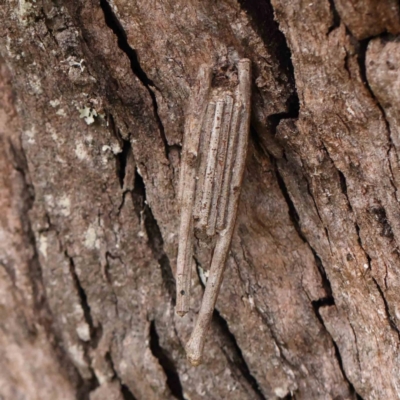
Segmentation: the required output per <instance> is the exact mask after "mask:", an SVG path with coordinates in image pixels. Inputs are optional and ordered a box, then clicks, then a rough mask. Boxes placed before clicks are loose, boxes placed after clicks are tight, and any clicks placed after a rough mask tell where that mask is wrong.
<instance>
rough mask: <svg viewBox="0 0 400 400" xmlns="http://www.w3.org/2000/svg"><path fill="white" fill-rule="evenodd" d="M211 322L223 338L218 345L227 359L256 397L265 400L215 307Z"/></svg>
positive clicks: (233, 338) (232, 336)
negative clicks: (222, 342)
mask: <svg viewBox="0 0 400 400" xmlns="http://www.w3.org/2000/svg"><path fill="white" fill-rule="evenodd" d="M213 323H214V324H215V325H216V326H218V329H219V331H220V333H221V335H222V337H223V339H224V345H221V346H220V347H221V350H222V351H223V353H224V354H225V357H226V358H227V360H228V361H229V362H230V363H232V364H234V365H235V366H236V367H237V368H238V369H239V371H240V373H241V375H242V377H243V378H244V379H245V381H246V382H247V383H248V384H249V385H250V387H251V388H252V389H253V391H254V395H255V396H256V398H257V399H259V400H266V398H265V396H264V395H263V393H262V391H261V389H260V385H259V384H258V382H257V379H256V378H255V377H254V375H252V374H251V372H250V368H249V366H248V365H247V363H246V360H245V359H244V356H243V353H242V350H241V348H240V346H239V344H238V343H237V341H236V338H235V335H234V334H233V333H232V332H231V330H230V329H229V326H228V323H227V321H226V320H225V319H224V318H223V317H222V315H221V314H220V313H219V311H218V310H217V309H215V310H214V315H213Z"/></svg>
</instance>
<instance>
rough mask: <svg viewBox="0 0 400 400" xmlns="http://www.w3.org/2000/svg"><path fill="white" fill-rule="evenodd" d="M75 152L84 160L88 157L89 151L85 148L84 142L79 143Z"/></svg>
mask: <svg viewBox="0 0 400 400" xmlns="http://www.w3.org/2000/svg"><path fill="white" fill-rule="evenodd" d="M75 154H76V156H77V157H78V158H79V159H80V160H84V159H85V158H87V157H88V153H87V151H86V149H85V145H84V144H83V143H78V144H77V145H76V148H75Z"/></svg>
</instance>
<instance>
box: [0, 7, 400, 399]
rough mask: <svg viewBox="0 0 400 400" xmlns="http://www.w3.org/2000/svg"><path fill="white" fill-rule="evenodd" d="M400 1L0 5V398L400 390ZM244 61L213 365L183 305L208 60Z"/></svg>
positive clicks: (195, 305) (222, 64)
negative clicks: (246, 75)
mask: <svg viewBox="0 0 400 400" xmlns="http://www.w3.org/2000/svg"><path fill="white" fill-rule="evenodd" d="M399 15H400V11H399V5H398V2H395V1H392V0H384V1H379V2H378V1H374V0H353V1H352V2H346V1H344V0H331V1H328V0H321V1H314V2H312V1H310V0H308V1H302V0H271V3H269V2H268V0H242V1H234V0H223V1H216V2H215V1H211V0H206V1H200V0H190V1H187V0H174V1H170V2H169V1H167V0H156V1H148V0H134V1H123V0H100V1H98V0H86V1H84V0H68V1H67V0H59V1H55V0H36V1H31V0H18V1H17V0H5V1H3V2H1V3H0V18H1V21H2V24H1V27H0V64H1V71H0V72H1V74H0V87H1V96H0V171H1V173H0V213H1V214H0V215H1V218H0V238H1V242H0V397H2V398H4V399H7V400H8V399H16V398H21V399H58V398H60V399H91V400H101V399H191V400H195V399H200V398H207V399H224V398H229V399H278V398H286V399H290V398H293V399H307V400H308V399H336V400H338V399H356V398H362V399H396V398H399V397H400V389H399V388H400V379H399V367H400V360H399V352H398V345H399V340H400V339H399V328H398V326H399V324H400V308H399V304H400V297H399V286H400V279H399V274H398V270H397V267H398V266H399V265H400V261H399V251H398V245H397V241H400V210H399V200H400V197H399V194H398V193H397V187H399V185H400V172H399V160H398V156H397V152H398V151H399V150H400V138H399V134H398V129H399V126H400V114H399V112H398V109H399V105H400V97H399V94H398V93H399V90H398V88H399V78H398V72H399V69H400V52H399V43H398V41H397V38H396V36H394V35H396V34H398V33H399V32H400V17H399ZM243 57H246V58H250V59H251V61H252V64H253V91H252V92H253V98H252V130H251V139H250V144H249V151H248V157H247V164H246V171H245V177H244V181H243V188H242V195H241V201H240V206H239V213H238V214H239V215H238V220H237V223H236V230H235V234H234V237H233V241H232V245H231V252H230V255H229V259H228V261H227V264H226V270H225V277H224V282H223V284H222V288H221V293H220V296H219V299H218V302H217V310H216V312H215V315H214V319H213V324H212V327H211V330H210V332H209V338H208V340H207V342H206V346H205V354H204V363H203V364H202V365H201V366H199V367H197V368H194V367H191V366H190V365H189V364H188V362H187V360H186V358H185V353H184V350H183V345H184V344H185V343H186V342H187V340H188V338H189V335H190V332H191V330H192V328H193V325H194V321H195V318H196V314H197V311H198V309H199V306H200V301H201V297H202V293H203V286H202V283H201V280H200V278H199V275H200V274H198V273H197V272H199V271H201V270H202V269H206V265H207V260H205V259H204V260H203V259H202V255H201V249H197V250H196V251H197V254H196V252H195V256H197V264H198V265H197V267H198V271H193V274H192V276H193V283H192V287H193V289H192V297H193V299H192V304H191V311H190V312H189V313H188V314H187V315H186V316H185V317H183V318H180V317H179V316H177V315H176V314H175V312H174V302H175V295H174V293H175V281H174V278H173V276H174V273H175V268H176V256H177V240H178V226H179V210H178V207H177V202H176V197H177V191H178V190H177V188H178V176H179V165H180V150H181V140H182V133H183V125H184V117H185V111H186V107H187V104H188V96H189V92H190V88H191V86H192V85H193V84H194V82H195V78H196V76H197V73H198V70H199V66H200V65H201V64H203V63H208V64H209V65H213V66H214V68H215V71H218V72H219V73H220V74H221V71H224V69H225V68H226V67H227V66H229V65H231V64H232V63H233V62H234V61H237V60H238V59H240V58H243Z"/></svg>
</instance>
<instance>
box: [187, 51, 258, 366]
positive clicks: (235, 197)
mask: <svg viewBox="0 0 400 400" xmlns="http://www.w3.org/2000/svg"><path fill="white" fill-rule="evenodd" d="M238 73H239V88H238V89H239V90H238V97H239V99H238V100H239V101H240V102H241V104H242V107H241V113H240V114H241V115H240V123H239V135H238V146H237V153H236V158H235V163H234V168H233V171H232V180H231V184H230V190H229V201H228V206H227V226H226V228H225V229H224V230H223V231H222V232H220V235H219V238H218V240H217V243H216V246H215V250H214V254H213V258H212V261H211V268H210V275H209V278H208V281H207V285H206V289H205V292H204V296H203V301H202V303H201V307H200V312H199V315H198V317H197V321H196V325H195V328H194V330H193V332H192V335H191V337H190V339H189V342H188V343H187V345H186V354H187V357H188V359H189V361H190V362H191V363H192V364H193V365H198V364H200V363H201V359H202V354H203V348H204V343H205V339H206V333H207V330H208V328H209V326H210V323H211V318H212V314H213V311H214V307H215V303H216V301H217V297H218V293H219V288H220V286H221V283H222V277H223V272H224V268H225V262H226V257H227V255H228V252H229V247H230V243H231V240H232V235H233V231H234V228H235V222H236V214H237V208H238V204H239V196H240V187H241V184H242V179H243V172H244V168H245V161H246V153H247V144H248V133H249V128H250V100H251V99H250V94H251V87H250V83H251V78H250V73H251V63H250V60H247V59H243V60H240V61H239V64H238Z"/></svg>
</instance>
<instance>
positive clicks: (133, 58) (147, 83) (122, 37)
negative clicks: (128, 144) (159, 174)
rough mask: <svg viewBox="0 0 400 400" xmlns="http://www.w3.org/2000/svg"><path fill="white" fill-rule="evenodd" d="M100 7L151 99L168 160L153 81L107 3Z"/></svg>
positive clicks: (166, 144) (104, 0) (166, 142)
mask: <svg viewBox="0 0 400 400" xmlns="http://www.w3.org/2000/svg"><path fill="white" fill-rule="evenodd" d="M100 7H101V9H102V10H103V13H104V19H105V21H106V24H107V26H108V27H109V28H110V29H111V30H112V31H113V32H114V34H115V36H116V37H117V39H118V46H119V48H120V49H121V50H122V51H123V52H124V53H125V54H126V56H127V57H128V58H129V61H130V63H131V69H132V72H133V74H134V75H135V76H137V78H138V79H139V80H140V82H142V84H143V86H144V87H145V88H146V89H147V90H148V92H149V95H150V97H151V101H152V104H153V111H154V117H155V119H156V122H157V125H158V128H159V131H160V136H161V140H162V142H163V144H164V149H165V155H166V157H167V159H168V141H167V137H166V136H165V130H164V126H163V124H162V121H161V118H160V116H159V115H158V105H157V100H156V96H155V94H154V92H153V90H152V89H151V87H153V88H156V86H155V85H154V83H153V81H152V80H151V79H149V77H148V76H147V74H146V73H145V72H144V71H143V69H142V67H141V66H140V63H139V59H138V56H137V54H136V51H135V50H134V49H132V47H131V46H129V43H128V37H127V35H126V32H125V30H124V28H123V26H122V25H121V23H120V22H119V21H118V18H117V16H116V15H115V13H114V11H113V10H112V8H111V6H110V4H109V3H108V1H107V0H100Z"/></svg>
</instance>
